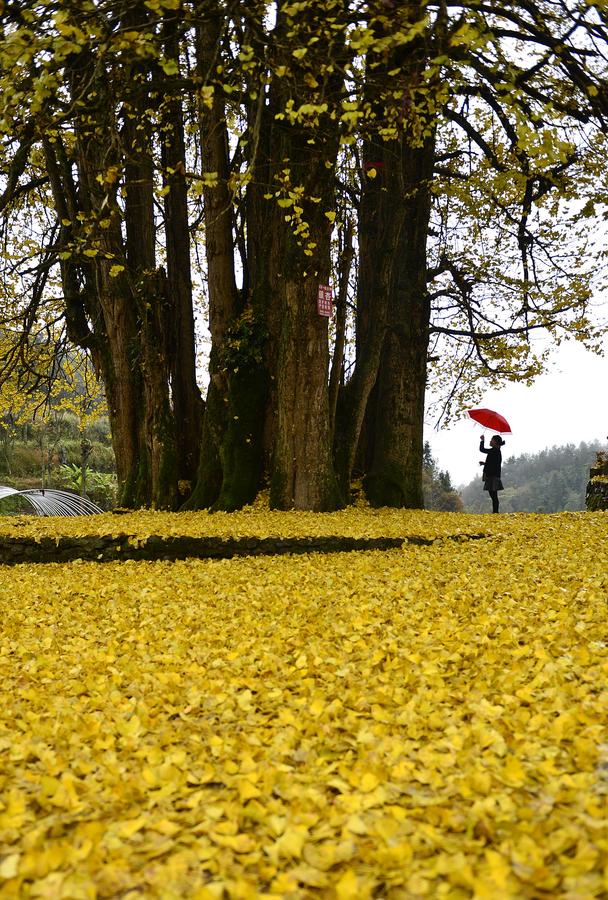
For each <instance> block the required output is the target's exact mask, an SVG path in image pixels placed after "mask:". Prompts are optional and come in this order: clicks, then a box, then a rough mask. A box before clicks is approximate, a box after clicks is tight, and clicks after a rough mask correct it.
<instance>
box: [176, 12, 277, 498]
mask: <svg viewBox="0 0 608 900" xmlns="http://www.w3.org/2000/svg"><path fill="white" fill-rule="evenodd" d="M202 11H204V13H205V16H206V18H205V23H204V25H202V26H201V28H200V30H199V33H198V42H197V65H198V69H199V72H200V73H201V77H203V78H207V77H208V75H209V73H210V72H212V71H213V70H214V66H213V62H214V59H215V55H216V52H217V45H218V42H219V41H220V39H221V33H222V29H223V27H224V12H223V10H222V9H220V7H219V6H218V4H217V3H216V2H215V0H209V2H207V3H204V4H203V7H202ZM255 106H256V107H257V104H255ZM200 132H201V144H202V152H203V167H204V171H205V172H208V173H216V177H217V182H216V184H215V185H214V186H207V187H205V188H204V202H205V241H206V257H207V267H208V289H209V328H210V332H211V338H212V350H211V357H210V363H209V372H210V382H209V389H208V394H207V403H206V409H205V417H204V427H203V438H202V446H201V453H200V462H199V469H198V475H197V483H196V488H195V490H194V493H193V495H192V497H191V498H190V500H189V501H188V503H187V504H186V507H187V508H202V507H211V508H212V509H214V510H219V509H222V510H228V511H231V510H234V509H239V508H240V507H242V506H244V505H245V504H247V503H251V502H252V501H253V499H254V498H255V496H256V493H257V491H258V489H259V487H260V483H261V478H262V472H263V464H264V457H263V450H262V432H263V423H264V419H265V407H266V402H267V375H266V364H265V359H264V347H263V344H264V325H263V312H261V311H260V309H259V300H258V298H257V297H256V296H255V295H254V294H253V292H251V291H250V290H249V287H248V285H247V284H246V283H245V284H244V285H243V290H242V291H238V290H237V286H236V278H235V268H234V265H235V264H234V228H233V225H234V198H233V196H232V193H231V191H230V189H229V187H228V179H229V176H230V166H229V160H228V130H227V125H226V111H225V108H224V94H223V91H222V87H221V82H220V83H218V84H216V85H215V91H214V94H213V98H212V100H211V102H210V104H209V105H208V106H206V105H205V104H204V103H203V104H202V105H201V109H200ZM259 228H260V223H259V222H256V221H252V222H250V228H249V229H248V234H249V233H251V234H252V235H256V236H257V233H258V230H259ZM252 240H255V237H254V238H252Z"/></svg>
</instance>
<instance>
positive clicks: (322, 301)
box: [317, 284, 333, 316]
mask: <svg viewBox="0 0 608 900" xmlns="http://www.w3.org/2000/svg"><path fill="white" fill-rule="evenodd" d="M317 312H318V313H319V315H320V316H331V314H332V312H333V303H332V289H331V288H330V286H329V285H328V284H320V285H319V291H318V293H317Z"/></svg>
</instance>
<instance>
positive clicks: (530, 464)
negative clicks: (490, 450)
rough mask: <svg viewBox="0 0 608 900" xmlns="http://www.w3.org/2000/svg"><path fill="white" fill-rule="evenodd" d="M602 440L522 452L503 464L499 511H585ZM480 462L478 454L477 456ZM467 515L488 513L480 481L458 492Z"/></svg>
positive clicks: (476, 480)
mask: <svg viewBox="0 0 608 900" xmlns="http://www.w3.org/2000/svg"><path fill="white" fill-rule="evenodd" d="M601 449H606V445H605V444H604V443H602V442H601V441H597V442H593V443H589V444H585V443H581V444H579V446H578V447H575V446H574V444H567V445H566V446H565V447H551V448H550V449H546V450H541V452H540V453H535V454H529V453H524V454H522V456H516V457H512V458H511V459H509V460H508V462H503V464H502V481H503V484H504V486H505V490H504V491H502V492H501V494H500V511H501V512H561V511H562V510H576V509H584V508H585V490H586V487H587V481H588V480H589V469H590V468H591V466H592V465H593V463H594V462H595V454H596V451H597V450H601ZM479 458H480V459H481V458H482V457H481V454H480V457H479ZM460 496H461V497H462V501H463V503H464V508H465V511H466V512H489V511H490V509H491V504H490V500H489V498H488V495H487V493H486V492H485V491H484V490H483V482H482V480H481V467H480V469H479V478H476V479H475V480H474V481H471V483H470V484H468V485H467V486H466V487H464V488H461V489H460Z"/></svg>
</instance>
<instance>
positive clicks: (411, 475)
mask: <svg viewBox="0 0 608 900" xmlns="http://www.w3.org/2000/svg"><path fill="white" fill-rule="evenodd" d="M433 161H434V141H433V139H432V138H429V139H428V140H426V141H425V142H424V143H423V145H422V146H420V147H408V146H406V147H404V150H403V157H402V161H401V162H402V164H401V166H400V173H401V179H400V183H399V185H398V187H399V191H400V194H401V196H402V197H403V201H402V202H403V204H404V209H405V219H404V224H403V227H402V229H401V235H400V241H399V247H398V252H397V254H396V265H395V271H394V279H393V281H392V285H391V292H390V296H389V310H388V313H389V318H388V329H387V332H386V336H385V339H384V344H383V348H382V359H381V364H380V371H379V376H378V382H377V390H376V391H375V392H374V400H375V408H374V409H373V412H372V413H371V415H372V417H373V436H372V459H371V468H370V470H369V472H368V473H367V476H366V478H365V491H366V494H367V497H368V499H369V501H370V503H371V504H372V505H373V506H404V507H410V508H422V507H423V505H424V502H423V497H422V455H423V446H424V439H423V426H424V399H425V388H426V367H427V350H428V336H429V315H430V306H429V300H428V294H427V286H426V283H427V267H426V240H427V234H428V223H429V216H430V208H431V180H432V174H433ZM396 187H397V185H395V188H396Z"/></svg>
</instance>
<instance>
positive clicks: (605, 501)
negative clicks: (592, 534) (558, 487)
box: [585, 450, 608, 512]
mask: <svg viewBox="0 0 608 900" xmlns="http://www.w3.org/2000/svg"><path fill="white" fill-rule="evenodd" d="M585 505H586V506H587V509H588V510H590V511H591V512H596V511H598V510H608V454H606V453H605V452H604V451H603V450H600V452H599V453H598V454H597V457H596V461H595V466H594V467H593V468H592V469H591V470H590V472H589V481H588V482H587V496H586V498H585Z"/></svg>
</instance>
